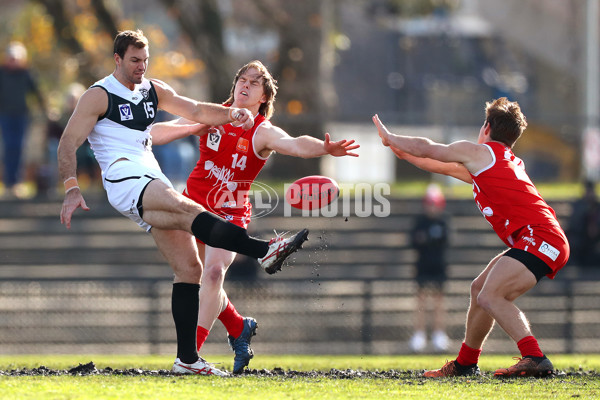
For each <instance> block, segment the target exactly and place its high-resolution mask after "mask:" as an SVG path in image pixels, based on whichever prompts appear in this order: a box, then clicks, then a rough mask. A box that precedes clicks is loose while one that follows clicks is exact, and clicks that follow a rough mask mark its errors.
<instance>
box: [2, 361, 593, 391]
mask: <svg viewBox="0 0 600 400" xmlns="http://www.w3.org/2000/svg"><path fill="white" fill-rule="evenodd" d="M453 357H454V356H443V355H442V356H440V355H436V356H295V355H294V356H291V355H288V356H274V355H257V356H256V357H255V359H254V360H253V361H252V363H251V365H250V366H251V367H252V369H251V370H250V371H249V372H248V373H247V374H244V375H241V376H236V377H230V378H218V377H202V376H173V375H171V374H168V373H167V371H164V370H167V369H169V368H170V366H171V363H172V361H173V360H172V357H168V356H120V355H119V356H112V355H60V356H0V371H3V373H2V375H0V398H1V399H11V400H12V399H144V400H148V399H196V398H213V399H236V400H237V399H257V400H258V399H260V400H263V399H324V400H326V399H384V398H395V399H441V398H443V399H445V400H452V399H461V400H464V399H488V398H489V399H510V400H515V399H598V398H600V373H599V371H600V355H553V356H552V357H551V359H552V361H553V363H554V366H555V368H556V369H557V372H558V373H557V376H555V377H552V378H545V379H536V378H520V379H510V380H504V379H496V378H493V377H491V373H490V372H491V371H492V370H495V369H496V368H498V367H505V366H508V365H511V364H513V363H514V360H512V358H511V357H510V356H507V355H505V356H499V355H493V356H483V357H482V358H481V360H480V364H479V365H480V367H481V369H482V371H483V372H484V375H483V376H482V377H477V378H451V379H450V378H448V379H424V378H422V377H421V372H422V370H423V369H431V368H437V367H440V366H441V365H442V364H443V363H444V361H445V360H446V359H447V358H453ZM208 358H209V359H210V361H212V362H215V363H222V364H221V366H222V367H223V368H225V369H230V368H231V365H230V364H231V358H232V357H231V355H223V356H211V357H208ZM90 361H92V362H93V363H94V364H95V366H96V368H97V370H98V372H99V373H92V374H84V375H72V374H69V373H68V372H67V370H69V369H71V368H73V367H77V366H78V365H79V364H86V363H89V362H90ZM40 366H44V367H46V368H47V369H48V370H53V371H54V372H53V373H58V375H41V373H43V372H44V371H45V373H52V372H49V371H48V370H45V369H42V370H35V368H38V367H40ZM107 367H110V368H111V369H108V371H109V372H108V373H107V372H106V370H105V369H106V368H107ZM278 368H280V369H278ZM24 369H27V370H28V372H36V373H37V375H29V376H20V375H16V374H15V372H14V371H15V370H19V371H23V370H24ZM115 370H123V372H121V371H118V372H116V373H115ZM160 370H163V371H160ZM11 371H12V373H11ZM161 373H162V374H163V375H161Z"/></svg>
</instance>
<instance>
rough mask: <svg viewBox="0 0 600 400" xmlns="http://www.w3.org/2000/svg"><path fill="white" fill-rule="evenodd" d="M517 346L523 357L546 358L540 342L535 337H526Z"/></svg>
mask: <svg viewBox="0 0 600 400" xmlns="http://www.w3.org/2000/svg"><path fill="white" fill-rule="evenodd" d="M517 346H518V347H519V351H520V352H521V357H525V356H532V357H544V353H542V350H540V345H539V343H538V341H537V340H536V338H534V337H533V336H525V337H524V338H523V339H521V340H519V341H518V342H517Z"/></svg>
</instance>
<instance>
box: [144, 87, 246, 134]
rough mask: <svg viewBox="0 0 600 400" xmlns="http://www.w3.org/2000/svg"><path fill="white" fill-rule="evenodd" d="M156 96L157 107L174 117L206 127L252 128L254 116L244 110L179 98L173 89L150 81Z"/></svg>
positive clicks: (183, 97)
mask: <svg viewBox="0 0 600 400" xmlns="http://www.w3.org/2000/svg"><path fill="white" fill-rule="evenodd" d="M152 82H153V83H154V87H155V89H156V93H157V95H158V102H159V107H160V108H161V109H163V110H165V111H167V112H170V113H171V114H174V115H179V116H181V117H185V118H187V119H189V120H191V121H195V122H200V123H203V124H208V125H214V126H218V125H224V124H228V123H230V122H235V123H239V124H241V125H242V126H243V127H244V129H245V130H248V129H250V128H252V127H253V126H254V116H253V115H252V113H251V112H250V111H248V110H247V109H245V108H235V107H225V106H222V105H219V104H214V103H204V102H199V101H196V100H192V99H190V98H188V97H185V96H180V95H179V94H177V93H176V92H175V90H173V88H172V87H171V86H169V85H167V84H166V83H165V82H162V81H160V80H158V79H152Z"/></svg>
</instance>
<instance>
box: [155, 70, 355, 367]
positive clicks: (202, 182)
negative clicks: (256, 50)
mask: <svg viewBox="0 0 600 400" xmlns="http://www.w3.org/2000/svg"><path fill="white" fill-rule="evenodd" d="M276 94H277V82H276V81H275V79H273V77H272V76H271V74H270V73H269V71H268V69H267V68H266V67H265V66H264V65H263V64H262V63H261V62H260V61H252V62H250V63H248V64H246V65H244V66H243V67H242V68H241V69H240V70H239V71H238V72H237V75H236V76H235V79H234V81H233V87H232V88H231V93H230V96H229V98H228V99H227V100H226V101H225V103H224V105H226V106H231V107H243V108H247V109H248V110H251V112H253V113H254V114H253V115H256V118H255V120H254V126H253V127H252V128H251V129H248V130H244V129H243V128H242V127H240V126H236V125H237V124H226V125H222V126H218V127H213V126H207V125H202V124H197V125H192V126H193V127H194V129H195V132H194V134H196V135H199V136H200V159H199V160H198V163H197V165H196V167H195V168H194V170H193V171H192V173H191V174H190V176H189V178H188V180H187V183H186V188H185V189H184V192H183V194H184V195H185V196H187V197H189V198H190V199H192V200H194V201H196V202H198V203H200V204H201V205H203V206H204V207H207V208H208V209H209V210H212V211H213V212H215V213H216V214H217V215H220V216H222V217H223V218H225V219H226V220H228V221H231V222H232V223H234V224H236V225H238V226H241V227H243V228H246V227H247V226H248V223H249V222H250V218H251V204H250V201H249V199H248V191H249V190H250V186H251V185H252V182H253V181H254V179H255V178H256V176H257V175H258V173H259V172H260V170H261V169H262V167H263V166H264V165H265V162H266V161H267V159H268V157H269V156H270V155H271V154H272V153H273V152H277V153H280V154H285V155H289V156H294V157H301V158H313V157H319V156H323V155H326V154H330V155H332V156H335V157H341V156H353V157H357V156H358V154H356V153H354V152H353V150H355V149H357V148H358V147H359V145H357V144H354V140H340V141H337V142H332V141H331V140H330V136H329V134H328V133H325V138H324V139H325V140H320V139H317V138H314V137H312V136H306V135H304V136H298V137H291V136H290V135H288V133H287V132H285V131H284V130H283V129H281V128H279V127H277V126H275V125H273V124H271V122H270V121H269V119H270V118H271V116H272V115H273V110H274V109H273V103H274V102H275V95H276ZM189 124H193V122H192V121H188V120H184V119H181V120H178V121H176V122H169V123H165V124H156V125H155V126H154V127H153V131H152V134H153V135H162V134H166V135H176V136H180V135H179V134H178V129H181V132H182V134H183V135H185V134H189V130H188V128H189V127H190V125H189ZM197 247H198V252H199V255H200V258H201V260H202V262H203V264H204V272H203V274H202V281H201V287H200V311H199V317H198V330H197V343H196V345H197V347H198V349H200V348H201V347H202V345H203V343H204V342H205V340H206V338H207V337H208V334H209V331H210V329H211V328H212V326H213V324H214V322H215V320H216V319H217V318H218V319H219V320H220V321H221V322H222V323H223V324H224V325H225V328H226V329H227V333H228V335H229V344H230V346H231V348H232V350H233V351H234V352H235V358H234V366H233V372H234V373H239V372H241V371H242V370H243V369H244V367H245V366H247V365H248V363H249V362H250V359H251V358H252V357H253V353H252V349H251V348H250V340H251V338H252V336H253V335H254V334H255V331H256V327H257V323H256V320H254V319H253V318H250V317H246V318H244V317H243V316H241V315H240V314H239V313H238V312H237V311H236V309H235V307H234V306H233V304H232V303H231V301H229V299H228V297H227V294H226V293H225V290H224V289H223V280H224V278H225V273H226V272H227V269H228V268H229V266H230V265H231V263H232V262H233V260H234V258H235V255H236V253H235V252H232V251H227V250H223V249H218V248H215V247H211V246H208V245H206V244H204V243H202V242H200V241H197ZM184 256H185V255H184ZM172 257H173V258H174V259H173V260H170V261H173V262H177V258H178V257H181V255H179V254H172ZM279 268H280V266H278V267H277V268H272V269H269V268H267V269H266V271H267V272H268V273H275V272H276V271H277V269H279Z"/></svg>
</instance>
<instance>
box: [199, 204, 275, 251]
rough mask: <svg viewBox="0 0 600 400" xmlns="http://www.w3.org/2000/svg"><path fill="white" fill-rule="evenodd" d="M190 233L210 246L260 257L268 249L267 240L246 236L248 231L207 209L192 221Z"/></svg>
mask: <svg viewBox="0 0 600 400" xmlns="http://www.w3.org/2000/svg"><path fill="white" fill-rule="evenodd" d="M192 233H193V234H194V236H196V237H197V238H198V239H200V240H202V241H203V242H204V243H205V244H207V245H209V246H211V247H218V248H221V249H225V250H229V251H234V252H236V253H239V254H243V255H246V256H250V257H254V258H261V257H264V256H265V255H266V254H267V251H268V250H269V242H267V241H266V240H261V239H256V238H252V237H250V236H248V231H246V230H245V229H244V228H240V227H239V226H237V225H234V224H232V223H231V222H227V221H225V220H224V219H223V218H219V217H218V216H216V215H214V214H212V213H209V212H208V211H205V212H202V213H200V214H198V216H197V217H196V219H195V220H194V222H192Z"/></svg>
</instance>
